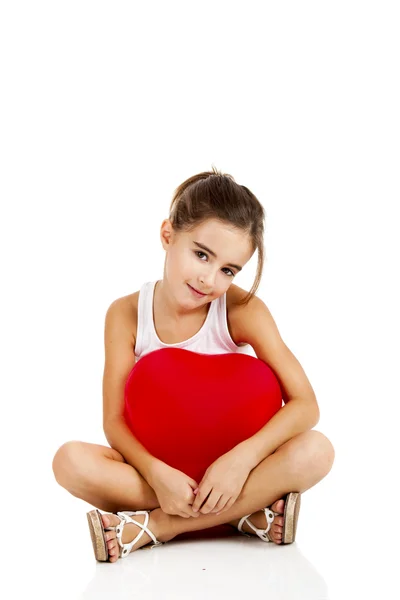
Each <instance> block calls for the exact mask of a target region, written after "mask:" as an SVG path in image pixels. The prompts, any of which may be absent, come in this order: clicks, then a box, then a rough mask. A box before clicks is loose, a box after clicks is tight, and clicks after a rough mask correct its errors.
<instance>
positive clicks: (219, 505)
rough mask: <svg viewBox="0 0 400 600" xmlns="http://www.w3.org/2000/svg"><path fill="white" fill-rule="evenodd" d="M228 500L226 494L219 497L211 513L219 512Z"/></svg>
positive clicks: (228, 497)
mask: <svg viewBox="0 0 400 600" xmlns="http://www.w3.org/2000/svg"><path fill="white" fill-rule="evenodd" d="M229 500H230V496H227V495H226V494H225V495H224V496H221V498H220V499H219V501H218V503H217V504H216V505H215V508H213V510H212V511H211V512H213V513H218V512H221V510H222V509H223V508H224V506H226V504H227V503H228V501H229Z"/></svg>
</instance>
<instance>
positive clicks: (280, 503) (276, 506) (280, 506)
mask: <svg viewBox="0 0 400 600" xmlns="http://www.w3.org/2000/svg"><path fill="white" fill-rule="evenodd" d="M284 508H285V501H284V500H283V499H281V500H277V501H276V502H274V503H273V504H272V506H271V510H273V511H274V512H277V513H279V514H281V515H283V511H284Z"/></svg>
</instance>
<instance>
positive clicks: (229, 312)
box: [226, 283, 257, 346]
mask: <svg viewBox="0 0 400 600" xmlns="http://www.w3.org/2000/svg"><path fill="white" fill-rule="evenodd" d="M247 294H248V292H247V291H246V290H244V289H243V288H241V287H239V286H238V285H235V284H233V283H232V284H231V286H230V287H229V289H228V291H227V292H226V317H227V321H228V328H229V332H230V334H231V337H232V339H233V341H234V342H235V344H237V345H238V346H240V345H246V344H249V343H250V342H249V341H248V340H247V337H248V335H247V334H246V326H245V323H246V322H247V320H248V319H250V320H251V315H252V314H253V309H254V304H256V303H257V301H256V298H257V297H256V296H254V298H252V299H251V300H250V301H249V302H248V304H247V305H243V304H240V301H241V300H242V299H243V298H245V297H246V296H247Z"/></svg>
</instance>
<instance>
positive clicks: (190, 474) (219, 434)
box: [53, 167, 334, 562]
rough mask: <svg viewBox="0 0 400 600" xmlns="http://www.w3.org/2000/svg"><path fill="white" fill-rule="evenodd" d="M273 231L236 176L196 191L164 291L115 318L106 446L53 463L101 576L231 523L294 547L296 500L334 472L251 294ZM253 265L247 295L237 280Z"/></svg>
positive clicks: (150, 285) (300, 381) (180, 205)
mask: <svg viewBox="0 0 400 600" xmlns="http://www.w3.org/2000/svg"><path fill="white" fill-rule="evenodd" d="M264 218H265V213H264V209H263V207H262V205H261V204H260V202H259V201H258V199H257V198H256V197H255V195H254V194H253V193H252V192H251V191H250V190H249V189H248V188H247V187H245V186H243V185H239V184H238V183H236V181H235V180H234V178H233V177H232V176H231V175H227V174H222V173H221V172H219V171H217V170H216V169H215V168H214V167H213V169H212V171H210V172H204V173H199V174H198V175H194V176H193V177H190V178H189V179H187V180H186V181H184V182H183V183H182V184H181V185H180V186H179V187H178V188H177V189H176V190H175V194H174V196H173V199H172V202H171V206H170V213H169V218H168V219H165V220H164V221H163V222H162V225H161V232H160V237H161V243H162V245H163V248H164V250H165V252H166V256H165V263H164V273H163V278H162V279H161V280H158V281H152V282H147V283H144V284H143V285H142V287H141V289H140V290H139V291H137V292H135V293H133V294H129V295H128V296H124V297H122V298H119V299H117V300H115V301H114V302H113V303H112V304H111V305H110V307H109V308H108V310H107V313H106V318H105V334H104V339H105V366H104V376H103V427H104V433H105V436H106V438H107V441H108V443H109V444H110V447H107V446H101V445H97V444H89V443H85V442H79V441H70V442H67V443H65V444H63V445H62V446H61V447H60V448H59V449H58V450H57V452H56V454H55V456H54V459H53V471H54V475H55V478H56V480H57V482H58V483H59V484H60V485H61V486H63V487H64V488H65V489H67V490H68V491H69V492H70V493H71V494H73V495H74V496H76V497H78V498H81V499H83V500H84V501H86V502H88V503H89V504H91V505H92V506H94V507H96V508H95V509H94V510H91V511H90V512H89V513H87V517H88V523H89V528H90V534H91V538H92V542H93V548H94V553H95V557H96V559H97V560H98V561H109V562H116V561H117V560H118V558H119V557H126V556H128V554H129V553H130V552H133V551H135V550H137V549H139V548H143V547H145V548H153V547H155V546H158V545H161V544H163V543H165V542H167V541H169V540H171V539H173V538H174V537H176V536H178V535H179V534H183V533H185V532H191V531H195V530H201V529H207V528H211V527H216V526H218V525H222V524H230V525H232V526H233V527H235V528H237V529H238V530H239V531H240V532H241V533H244V534H245V535H248V536H251V535H257V536H258V537H259V538H260V539H261V540H263V541H266V542H274V543H276V544H281V543H282V544H290V543H292V542H293V541H294V540H295V535H296V526H297V519H298V514H299V508H300V498H301V496H300V495H301V494H302V493H303V492H304V491H306V490H307V489H309V488H311V487H312V486H314V485H315V484H316V483H318V482H319V481H320V480H321V479H322V478H323V477H325V476H326V475H327V473H328V472H329V471H330V469H331V467H332V464H333V460H334V450H333V447H332V444H331V442H330V441H329V440H328V439H327V437H326V436H324V435H323V434H322V433H320V432H319V431H316V430H313V429H312V428H313V427H315V425H316V424H317V423H318V420H319V408H318V404H317V400H316V397H315V394H314V391H313V388H312V386H311V384H310V382H309V380H308V378H307V376H306V374H305V373H304V370H303V369H302V367H301V365H300V363H299V362H298V360H297V359H296V358H295V356H294V355H293V354H292V352H291V351H290V350H289V348H288V347H287V346H286V344H285V343H284V342H283V340H282V338H281V336H280V334H279V331H278V329H277V326H276V324H275V321H274V319H273V318H272V316H271V313H270V312H269V310H268V308H267V306H266V305H265V303H264V302H263V301H262V300H261V299H260V298H258V297H257V296H256V295H255V294H256V291H257V289H258V286H259V283H260V280H261V276H262V269H263V261H264V246H263V233H264ZM256 250H258V267H257V275H256V280H255V282H254V284H253V287H252V289H251V290H250V292H249V293H247V292H246V291H245V290H243V289H242V288H240V287H239V286H237V285H235V284H234V283H233V279H234V277H235V275H237V274H238V273H239V271H241V270H242V269H243V268H244V267H245V265H246V264H247V263H248V262H249V260H250V259H251V257H252V256H253V254H254V252H255V251H256ZM251 349H253V350H254V352H255V356H252V355H251V352H249V350H251ZM282 401H283V406H282ZM99 509H100V510H102V511H105V513H106V514H101V513H100V510H99ZM132 516H135V517H136V518H135V519H132ZM149 543H150V545H149Z"/></svg>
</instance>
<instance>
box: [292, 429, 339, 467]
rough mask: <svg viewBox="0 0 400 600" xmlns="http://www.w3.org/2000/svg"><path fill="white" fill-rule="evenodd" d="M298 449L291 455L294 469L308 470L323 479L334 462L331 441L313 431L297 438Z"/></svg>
mask: <svg viewBox="0 0 400 600" xmlns="http://www.w3.org/2000/svg"><path fill="white" fill-rule="evenodd" d="M297 438H298V440H297V441H298V442H299V443H298V447H297V448H296V451H295V452H294V453H293V460H294V466H295V468H296V469H302V470H303V469H310V468H312V469H313V470H315V471H317V472H318V474H319V475H320V476H321V477H325V475H327V474H328V473H329V471H330V470H331V468H332V465H333V462H334V460H335V450H334V447H333V445H332V443H331V441H330V440H329V439H328V438H327V437H326V435H324V434H323V433H321V432H320V431H317V430H315V429H312V430H310V431H305V432H304V433H302V434H300V435H299V436H297Z"/></svg>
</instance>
